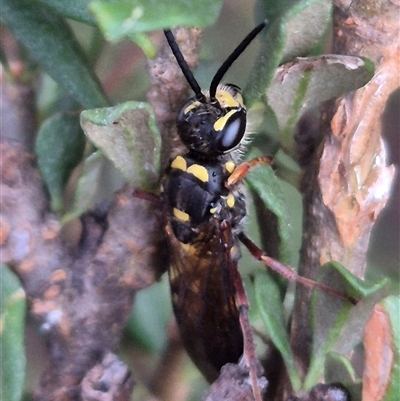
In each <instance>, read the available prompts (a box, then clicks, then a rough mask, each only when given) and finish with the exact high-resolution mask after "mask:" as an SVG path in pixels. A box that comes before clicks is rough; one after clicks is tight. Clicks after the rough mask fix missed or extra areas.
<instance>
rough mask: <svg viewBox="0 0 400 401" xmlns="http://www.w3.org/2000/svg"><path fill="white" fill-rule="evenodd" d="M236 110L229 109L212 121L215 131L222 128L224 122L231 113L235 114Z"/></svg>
mask: <svg viewBox="0 0 400 401" xmlns="http://www.w3.org/2000/svg"><path fill="white" fill-rule="evenodd" d="M236 112H237V110H231V111H230V112H229V113H226V114H225V115H224V116H223V117H221V118H219V119H218V120H217V121H215V123H214V129H215V131H221V130H223V129H224V127H225V125H226V122H227V121H228V120H229V119H230V118H231V116H232V115H233V114H235V113H236Z"/></svg>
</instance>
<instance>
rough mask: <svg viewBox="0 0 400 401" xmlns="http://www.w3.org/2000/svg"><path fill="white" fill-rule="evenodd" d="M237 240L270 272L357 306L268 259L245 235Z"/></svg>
mask: <svg viewBox="0 0 400 401" xmlns="http://www.w3.org/2000/svg"><path fill="white" fill-rule="evenodd" d="M238 237H239V240H240V241H241V242H242V243H243V244H244V246H245V247H246V248H247V249H248V250H249V252H250V253H251V254H252V255H253V256H254V257H255V258H256V259H258V260H260V261H262V262H264V263H265V264H266V265H267V266H268V267H269V268H270V269H271V270H273V271H274V272H276V273H278V274H280V275H281V276H283V277H285V278H286V279H287V280H289V281H297V282H298V283H301V284H303V285H305V286H306V287H310V288H319V289H320V290H322V291H325V292H326V293H328V294H330V295H332V296H334V297H337V298H340V299H343V300H344V301H349V302H351V303H352V304H353V305H356V304H357V300H356V299H354V298H353V297H351V296H349V295H347V294H345V293H343V292H341V291H338V290H336V289H334V288H332V287H329V286H327V285H325V284H322V283H319V282H317V281H314V280H311V279H309V278H306V277H303V276H300V275H298V274H297V273H296V272H295V271H294V270H293V269H291V268H290V267H289V266H287V265H285V264H284V263H282V262H279V261H278V260H276V259H274V258H271V257H269V256H268V255H267V254H266V253H265V252H264V251H263V250H261V249H260V248H259V247H258V246H257V245H256V244H255V243H254V242H253V241H252V240H251V239H250V238H249V237H247V235H246V234H244V233H243V232H242V233H239V234H238Z"/></svg>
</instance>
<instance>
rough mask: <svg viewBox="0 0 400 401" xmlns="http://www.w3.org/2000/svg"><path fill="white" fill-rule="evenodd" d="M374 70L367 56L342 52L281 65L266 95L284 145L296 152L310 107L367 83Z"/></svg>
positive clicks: (283, 146)
mask: <svg viewBox="0 0 400 401" xmlns="http://www.w3.org/2000/svg"><path fill="white" fill-rule="evenodd" d="M373 71H374V68H373V65H372V63H371V62H370V61H368V60H366V59H361V58H359V57H351V56H340V55H328V56H319V57H311V58H305V59H297V60H296V61H294V62H293V63H289V64H285V65H283V66H281V67H280V68H279V69H278V70H277V71H276V73H275V76H274V79H273V81H272V82H271V85H270V87H269V88H268V90H267V92H266V95H267V100H268V103H269V105H270V106H271V108H272V109H273V110H274V112H275V114H276V116H277V119H278V123H279V128H280V131H281V146H282V148H283V149H285V150H286V152H288V153H289V154H290V155H293V154H294V153H295V148H296V146H295V143H294V139H293V132H294V129H295V126H296V124H297V122H298V120H299V118H300V117H301V116H302V115H303V114H304V113H305V112H306V111H307V110H310V109H312V108H314V107H316V106H318V105H319V104H321V103H322V102H324V101H326V100H329V99H333V98H337V97H339V96H341V95H343V94H344V93H346V92H350V91H352V90H355V89H357V88H359V87H361V86H363V85H365V84H366V83H367V82H368V81H369V80H370V79H371V77H372V75H373Z"/></svg>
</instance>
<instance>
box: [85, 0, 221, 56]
mask: <svg viewBox="0 0 400 401" xmlns="http://www.w3.org/2000/svg"><path fill="white" fill-rule="evenodd" d="M221 7H222V1H220V0H197V1H195V2H194V1H193V2H188V1H186V0H163V1H160V0H151V1H149V0H131V1H130V2H123V1H115V2H112V3H109V2H104V1H96V2H93V3H91V4H90V10H91V11H92V12H93V14H94V15H95V17H96V19H97V20H98V23H99V26H100V28H101V29H102V31H103V32H104V35H105V36H106V38H107V39H108V40H110V41H118V40H121V39H122V38H125V37H127V38H130V39H132V40H134V41H135V42H136V43H137V44H138V45H139V46H142V43H143V42H144V41H145V35H143V33H145V32H151V31H155V30H158V29H164V28H169V27H175V26H178V25H186V26H198V27H206V26H209V25H212V24H213V23H214V22H215V21H216V20H217V18H218V15H219V13H220V11H221ZM160 16H162V18H160ZM142 48H143V47H142ZM143 50H144V51H145V52H146V54H149V52H150V53H153V51H152V50H151V49H150V48H149V47H148V43H147V44H146V46H145V47H144V48H143Z"/></svg>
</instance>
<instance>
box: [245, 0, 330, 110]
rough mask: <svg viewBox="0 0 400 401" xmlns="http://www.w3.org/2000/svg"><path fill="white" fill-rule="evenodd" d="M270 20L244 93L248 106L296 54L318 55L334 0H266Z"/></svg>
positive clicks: (260, 95)
mask: <svg viewBox="0 0 400 401" xmlns="http://www.w3.org/2000/svg"><path fill="white" fill-rule="evenodd" d="M264 4H265V6H264V9H265V10H266V13H267V18H268V19H269V21H270V24H271V25H270V28H269V29H268V33H267V35H265V36H264V37H262V39H261V47H260V53H259V56H258V58H257V61H256V63H255V66H254V68H253V70H252V72H251V74H250V78H249V83H248V85H247V86H246V90H245V91H244V93H245V94H246V100H247V102H248V105H251V104H252V103H253V102H254V101H256V100H258V99H260V98H262V97H263V96H264V94H265V92H266V89H267V88H268V86H269V83H270V82H271V80H272V78H273V76H274V73H275V70H276V69H277V67H278V65H279V64H281V63H282V62H283V61H286V60H290V59H292V58H293V57H295V56H306V55H309V54H315V53H316V49H317V48H318V47H320V45H321V43H322V42H323V39H324V37H325V35H326V31H327V28H328V26H329V22H330V19H331V8H332V2H331V1H327V0H311V1H310V0H301V1H294V0H286V1H284V2H275V1H272V2H271V1H270V0H266V1H264Z"/></svg>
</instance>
